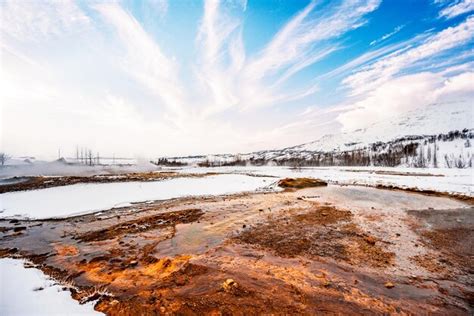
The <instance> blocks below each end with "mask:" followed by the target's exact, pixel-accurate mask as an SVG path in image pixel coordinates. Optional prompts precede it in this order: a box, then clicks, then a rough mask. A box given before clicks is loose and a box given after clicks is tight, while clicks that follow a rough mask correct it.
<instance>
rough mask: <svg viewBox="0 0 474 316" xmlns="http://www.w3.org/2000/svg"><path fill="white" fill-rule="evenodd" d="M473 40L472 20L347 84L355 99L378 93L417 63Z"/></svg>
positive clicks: (378, 64)
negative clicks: (361, 95) (382, 85)
mask: <svg viewBox="0 0 474 316" xmlns="http://www.w3.org/2000/svg"><path fill="white" fill-rule="evenodd" d="M473 37H474V17H469V18H467V19H466V21H464V22H462V23H460V24H459V25H457V26H455V27H449V28H446V29H444V30H442V31H441V32H439V33H437V34H434V35H432V36H430V37H428V38H427V39H426V40H424V41H423V42H422V43H421V44H420V45H418V46H416V47H413V48H411V49H408V50H401V51H399V52H395V53H392V54H390V55H388V56H386V57H383V58H379V59H378V60H377V61H375V62H374V63H372V64H370V65H368V66H365V67H364V68H362V69H361V70H359V71H357V72H356V73H354V74H352V75H350V76H349V77H347V78H345V79H344V80H343V83H344V84H346V85H347V86H349V87H350V88H351V89H352V95H358V94H363V93H365V92H368V91H371V90H374V89H376V88H377V87H378V86H380V85H381V84H383V83H385V82H387V81H388V80H390V79H391V78H393V77H394V76H395V75H397V74H398V73H400V71H402V70H403V69H405V68H407V67H409V66H411V65H413V64H414V63H415V62H417V61H420V60H422V59H425V58H430V57H433V56H435V55H437V54H439V53H442V52H445V51H447V50H449V49H452V48H455V47H459V46H461V45H464V44H466V43H468V42H469V41H472V39H473Z"/></svg>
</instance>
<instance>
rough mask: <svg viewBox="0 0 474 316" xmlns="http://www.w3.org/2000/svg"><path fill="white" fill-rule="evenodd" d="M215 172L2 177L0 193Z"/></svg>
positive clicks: (190, 175) (201, 175)
mask: <svg viewBox="0 0 474 316" xmlns="http://www.w3.org/2000/svg"><path fill="white" fill-rule="evenodd" d="M215 174H216V173H212V172H208V173H202V174H188V173H177V172H169V171H159V172H158V171H156V172H135V173H123V174H104V175H94V176H55V177H44V176H32V177H12V178H7V179H2V181H1V182H0V193H6V192H16V191H26V190H38V189H46V188H52V187H59V186H65V185H72V184H78V183H116V182H131V181H140V182H146V181H160V180H166V179H172V178H182V177H205V176H209V175H215Z"/></svg>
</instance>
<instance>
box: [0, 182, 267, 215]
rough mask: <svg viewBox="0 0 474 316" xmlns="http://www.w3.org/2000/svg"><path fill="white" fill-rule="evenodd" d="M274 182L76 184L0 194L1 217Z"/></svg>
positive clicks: (235, 189) (249, 187)
mask: <svg viewBox="0 0 474 316" xmlns="http://www.w3.org/2000/svg"><path fill="white" fill-rule="evenodd" d="M273 181H274V179H272V178H264V177H250V176H245V175H237V174H229V175H217V176H208V177H203V178H176V179H170V180H164V181H153V182H122V183H100V184H75V185H68V186H63V187H54V188H48V189H42V190H33V191H20V192H10V193H4V194H0V217H13V216H21V217H29V218H37V219H40V218H50V217H67V216H71V215H75V214H80V213H85V212H92V211H99V210H106V209H110V208H112V207H117V206H124V205H127V204H128V203H130V202H143V201H149V200H164V199H171V198H177V197H183V196H189V195H219V194H227V193H237V192H244V191H254V190H256V189H258V188H262V187H265V186H267V185H269V184H271V183H272V182H273Z"/></svg>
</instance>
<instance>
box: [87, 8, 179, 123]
mask: <svg viewBox="0 0 474 316" xmlns="http://www.w3.org/2000/svg"><path fill="white" fill-rule="evenodd" d="M96 8H97V10H98V11H99V12H100V13H101V14H102V15H103V16H104V17H105V18H106V20H107V21H108V22H109V23H110V24H112V25H113V26H114V28H115V29H116V31H117V33H118V35H119V37H120V40H121V43H122V46H123V47H124V48H125V51H126V53H125V55H124V56H122V58H121V66H122V69H123V70H124V71H125V72H127V73H129V74H130V75H131V76H132V77H134V78H135V79H136V80H138V81H139V82H140V83H141V84H143V85H144V86H145V87H146V88H147V89H148V90H149V91H151V92H152V93H153V94H155V95H156V96H158V97H159V98H160V99H161V101H162V104H163V105H164V106H166V107H167V109H168V110H169V111H170V112H171V113H172V114H173V117H171V119H172V120H173V121H174V122H175V123H176V124H178V125H179V123H180V122H179V121H180V120H181V119H182V116H184V115H185V110H184V109H183V105H184V95H183V91H182V86H181V84H180V82H179V79H178V65H177V63H176V62H175V61H174V60H173V59H172V58H169V57H167V56H165V54H164V53H163V52H162V51H161V49H160V47H159V46H158V44H157V43H156V42H155V41H154V40H153V39H152V38H151V37H150V36H149V35H148V34H147V33H146V32H145V30H144V29H143V28H142V26H141V25H140V24H139V23H138V21H137V20H136V19H135V18H134V17H133V16H132V15H130V14H129V13H127V12H125V11H124V10H123V9H122V8H121V7H120V6H119V5H117V4H101V5H97V6H96Z"/></svg>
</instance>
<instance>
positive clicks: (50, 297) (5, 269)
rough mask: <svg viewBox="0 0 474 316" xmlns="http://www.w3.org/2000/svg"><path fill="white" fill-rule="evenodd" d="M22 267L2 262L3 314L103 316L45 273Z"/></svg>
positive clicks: (14, 262)
mask: <svg viewBox="0 0 474 316" xmlns="http://www.w3.org/2000/svg"><path fill="white" fill-rule="evenodd" d="M23 264H24V261H23V260H18V259H10V258H6V259H0V315H3V316H7V315H38V316H39V315H103V314H102V313H99V312H97V311H94V306H93V305H94V303H93V302H89V303H86V304H83V305H80V304H79V303H78V302H77V301H75V300H73V299H72V298H71V294H70V292H69V291H63V290H62V287H61V286H60V285H58V284H56V282H54V281H53V280H51V279H49V278H48V277H47V276H46V275H44V274H43V272H41V271H40V270H38V269H35V268H28V269H27V268H25V267H24V266H23ZM39 288H43V290H35V289H39Z"/></svg>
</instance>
